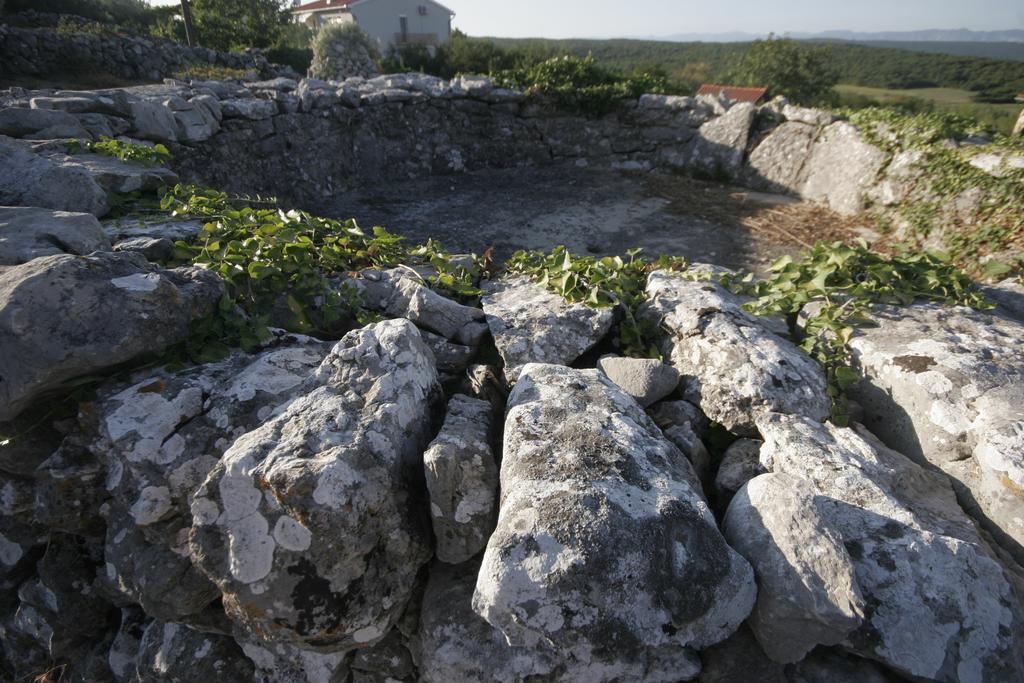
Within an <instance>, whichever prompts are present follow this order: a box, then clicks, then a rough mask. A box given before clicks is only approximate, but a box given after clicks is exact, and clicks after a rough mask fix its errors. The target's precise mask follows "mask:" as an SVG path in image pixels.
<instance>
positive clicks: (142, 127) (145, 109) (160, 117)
mask: <svg viewBox="0 0 1024 683" xmlns="http://www.w3.org/2000/svg"><path fill="white" fill-rule="evenodd" d="M131 110H132V115H131V119H132V128H131V131H132V136H133V137H137V138H141V139H143V140H151V141H153V142H175V141H176V140H177V139H178V123H177V121H176V120H175V118H174V112H173V111H171V110H170V109H169V108H168V107H165V106H164V105H163V104H161V103H160V102H154V101H146V100H141V101H135V102H132V103H131Z"/></svg>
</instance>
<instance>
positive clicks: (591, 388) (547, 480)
mask: <svg viewBox="0 0 1024 683" xmlns="http://www.w3.org/2000/svg"><path fill="white" fill-rule="evenodd" d="M692 480H693V474H692V472H691V471H690V468H689V464H688V463H687V462H686V460H685V458H684V457H683V456H682V454H681V453H679V451H678V450H677V449H676V448H675V447H674V446H672V445H671V444H670V443H669V442H668V441H667V440H665V438H664V437H663V436H662V435H661V432H660V431H659V430H658V428H657V426H656V425H655V424H654V423H653V422H652V421H651V420H650V418H648V417H647V415H646V414H645V413H644V412H643V410H641V409H640V407H639V406H638V405H637V404H636V402H635V401H633V400H632V399H631V398H629V397H628V396H627V395H626V394H624V393H623V392H622V391H621V390H620V389H618V387H616V386H615V385H614V384H613V383H612V382H611V381H610V380H609V379H607V378H606V377H604V376H603V375H601V374H600V373H599V372H598V371H596V370H574V369H571V368H567V367H564V366H558V365H542V364H529V365H527V366H525V367H524V368H523V371H522V374H521V376H520V379H519V382H518V384H517V385H516V387H515V389H514V390H513V392H512V395H511V396H510V397H509V409H508V414H507V418H506V424H505V448H504V457H503V460H502V464H501V484H502V487H501V503H500V508H499V517H498V527H497V529H496V531H495V532H494V534H492V536H491V538H490V541H489V542H488V544H487V550H486V551H485V553H484V557H483V564H482V566H481V569H480V575H479V578H478V579H477V585H476V592H475V594H474V597H473V608H474V609H475V610H476V612H477V613H478V614H480V615H481V616H483V617H484V619H486V620H487V621H488V623H490V624H491V625H492V626H495V627H496V628H498V629H500V630H501V631H502V632H503V633H504V634H505V636H506V637H507V639H508V642H509V643H511V644H513V645H525V646H532V645H535V644H537V643H538V642H546V643H548V644H549V645H550V646H552V647H554V648H555V649H556V650H557V651H559V652H571V653H572V654H573V656H574V657H576V658H577V659H579V660H580V661H583V662H588V663H589V664H591V665H593V666H597V665H598V663H600V664H601V665H602V666H603V667H605V668H604V671H605V674H606V675H607V676H608V677H609V678H614V677H615V676H616V675H618V676H625V677H627V678H628V676H627V675H626V672H627V671H629V669H630V664H629V663H634V664H635V662H637V661H645V660H648V659H650V660H651V661H657V662H658V663H657V664H656V665H654V666H653V668H651V669H649V670H648V675H650V676H652V678H651V680H678V679H679V678H686V677H687V675H690V676H692V675H693V674H695V673H696V670H697V666H696V662H695V661H694V658H693V655H692V651H691V650H690V649H689V648H698V649H699V648H702V647H707V646H709V645H712V644H714V643H716V642H719V641H721V640H723V639H725V638H726V637H728V635H729V634H730V633H732V632H733V631H734V630H736V628H737V627H738V626H739V625H740V624H741V623H742V622H743V620H744V619H745V618H746V617H747V615H748V614H749V612H750V609H751V607H752V605H753V600H754V595H755V592H756V589H755V586H754V582H753V573H752V572H751V570H750V566H749V565H748V564H747V563H746V562H745V561H744V560H743V559H742V558H741V557H739V556H738V555H737V554H736V553H735V552H734V551H733V550H732V549H730V548H729V546H728V545H726V543H725V541H724V539H723V538H722V537H721V535H720V534H719V532H718V529H717V527H716V526H715V521H714V518H713V517H712V516H711V513H710V511H709V510H708V508H707V505H706V503H705V502H704V500H703V499H702V497H701V495H700V493H699V492H698V491H697V490H695V489H694V487H693V485H692V484H691V483H690V482H691V481H692ZM663 667H664V668H663ZM670 672H671V673H670Z"/></svg>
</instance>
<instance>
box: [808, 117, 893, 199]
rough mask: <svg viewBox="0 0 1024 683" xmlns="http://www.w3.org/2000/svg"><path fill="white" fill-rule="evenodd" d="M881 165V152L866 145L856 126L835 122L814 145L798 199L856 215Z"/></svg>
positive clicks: (883, 155) (882, 162) (883, 156)
mask: <svg viewBox="0 0 1024 683" xmlns="http://www.w3.org/2000/svg"><path fill="white" fill-rule="evenodd" d="M885 161H886V155H885V152H883V151H882V150H880V149H878V148H877V147H874V146H873V145H871V144H869V143H868V142H866V141H865V140H864V136H863V135H862V134H861V132H860V131H859V130H858V129H857V127H856V126H854V125H853V124H850V123H847V122H846V121H837V122H836V123H833V124H832V125H830V126H828V127H827V128H825V130H824V131H823V132H822V134H821V136H820V137H819V138H818V139H817V141H816V142H815V143H814V149H813V150H812V151H811V158H810V159H808V161H807V168H806V178H807V180H806V181H805V182H804V185H803V187H802V188H801V190H800V195H801V196H802V197H803V198H804V199H809V200H811V201H816V202H821V203H822V204H825V205H826V206H828V207H829V208H830V209H832V210H833V211H836V212H837V213H840V214H843V215H846V216H850V215H854V214H857V213H859V212H860V211H862V210H863V209H864V206H865V193H866V192H867V190H868V188H870V187H871V186H872V185H874V183H875V182H876V180H877V179H878V174H879V172H881V170H882V167H883V165H884V164H885Z"/></svg>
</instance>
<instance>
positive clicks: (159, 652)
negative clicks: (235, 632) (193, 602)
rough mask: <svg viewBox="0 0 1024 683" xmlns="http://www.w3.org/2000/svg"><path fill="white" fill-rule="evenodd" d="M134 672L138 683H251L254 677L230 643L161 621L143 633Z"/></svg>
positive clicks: (211, 635) (249, 667)
mask: <svg viewBox="0 0 1024 683" xmlns="http://www.w3.org/2000/svg"><path fill="white" fill-rule="evenodd" d="M136 671H137V672H138V673H137V678H136V679H134V680H137V681H138V683H192V681H251V680H253V673H254V670H253V665H252V662H251V661H249V659H248V658H247V657H246V656H245V654H244V653H243V652H242V649H241V648H240V647H239V646H238V644H237V643H236V642H235V641H234V639H232V638H230V637H228V636H221V635H214V634H207V633H200V632H199V631H194V630H192V629H190V628H189V627H188V626H185V625H183V624H175V623H171V622H163V621H152V622H150V623H149V625H148V626H146V629H145V631H143V633H142V639H141V641H140V643H139V653H138V657H137V661H136Z"/></svg>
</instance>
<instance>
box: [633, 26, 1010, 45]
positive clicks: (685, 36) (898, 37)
mask: <svg viewBox="0 0 1024 683" xmlns="http://www.w3.org/2000/svg"><path fill="white" fill-rule="evenodd" d="M778 35H784V36H787V37H789V38H798V39H811V40H847V41H852V42H857V43H864V42H887V43H907V42H926V43H947V42H953V43H1024V29H1009V30H1005V31H972V30H970V29H966V28H954V29H926V30H923V31H875V32H866V31H821V32H820V33H792V32H783V33H779V34H778ZM767 36H768V34H767V33H740V32H732V33H674V34H672V35H667V36H642V37H639V38H638V40H659V41H660V40H667V41H670V42H675V43H693V42H700V43H746V42H750V41H752V40H757V39H758V38H766V37H767Z"/></svg>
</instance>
